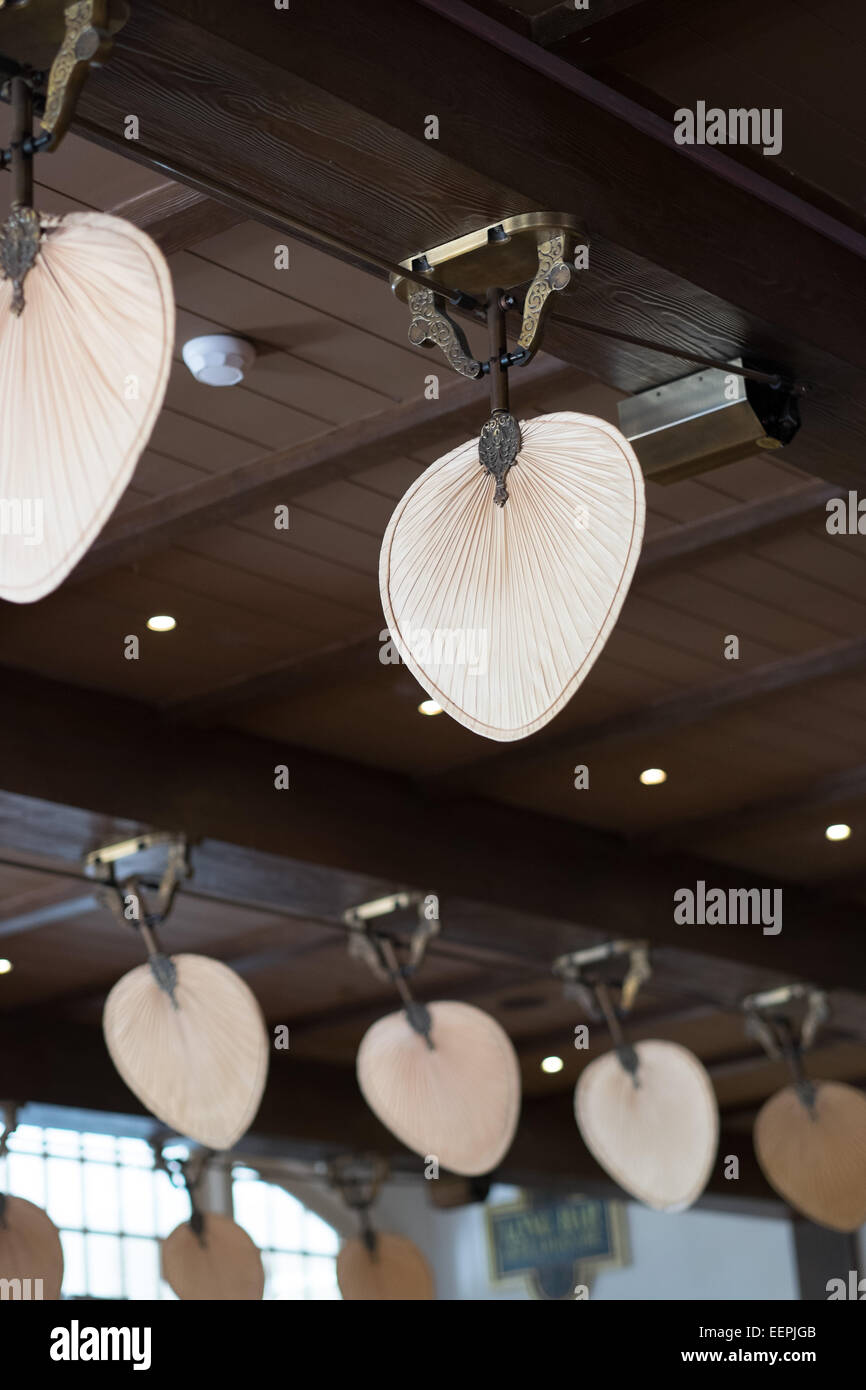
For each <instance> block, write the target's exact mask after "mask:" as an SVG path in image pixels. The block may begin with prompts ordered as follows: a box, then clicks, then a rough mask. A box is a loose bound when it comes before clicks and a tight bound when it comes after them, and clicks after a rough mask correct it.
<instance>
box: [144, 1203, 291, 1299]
mask: <svg viewBox="0 0 866 1390" xmlns="http://www.w3.org/2000/svg"><path fill="white" fill-rule="evenodd" d="M202 1215H203V1222H202V1227H201V1231H200V1232H197V1231H196V1230H195V1228H194V1226H193V1225H192V1224H191V1223H190V1222H189V1221H184V1222H182V1223H181V1225H180V1226H176V1227H175V1229H174V1230H173V1231H172V1233H171V1235H169V1236H166V1238H165V1240H164V1241H163V1242H162V1257H161V1263H162V1275H163V1278H164V1279H165V1281H166V1283H167V1284H170V1285H171V1287H172V1289H173V1290H174V1292H175V1293H176V1294H177V1296H178V1298H180V1299H187V1300H200V1301H201V1300H219V1301H223V1300H225V1301H232V1302H235V1301H244V1300H245V1301H252V1300H255V1299H260V1298H262V1297H263V1296H264V1292H265V1271H264V1268H263V1266H262V1257H261V1255H260V1254H259V1251H258V1249H257V1248H256V1246H255V1245H254V1244H253V1242H252V1241H251V1240H250V1238H249V1236H248V1235H247V1233H246V1231H245V1230H243V1229H242V1228H241V1227H240V1226H238V1225H237V1224H236V1222H234V1221H231V1220H229V1218H228V1217H227V1216H219V1215H218V1214H217V1213H215V1212H206V1213H203V1214H202Z"/></svg>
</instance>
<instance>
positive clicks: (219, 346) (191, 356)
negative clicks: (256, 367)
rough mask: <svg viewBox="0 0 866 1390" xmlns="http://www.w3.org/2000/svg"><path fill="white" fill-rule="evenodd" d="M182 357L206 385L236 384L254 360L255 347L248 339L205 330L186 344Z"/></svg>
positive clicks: (196, 376)
mask: <svg viewBox="0 0 866 1390" xmlns="http://www.w3.org/2000/svg"><path fill="white" fill-rule="evenodd" d="M183 360H184V362H185V363H186V365H187V366H188V367H189V369H190V371H191V372H192V374H193V376H194V377H195V379H196V381H201V382H203V383H204V384H205V386H237V384H238V382H239V381H243V379H244V373H245V372H246V371H248V369H249V368H250V367H251V366H252V365H253V363H254V362H255V360H256V350H255V348H254V347H253V345H252V343H248V342H247V341H246V339H245V338H235V337H233V336H232V335H231V334H230V333H205V335H204V336H203V337H202V338H190V340H189V342H188V343H184V345H183Z"/></svg>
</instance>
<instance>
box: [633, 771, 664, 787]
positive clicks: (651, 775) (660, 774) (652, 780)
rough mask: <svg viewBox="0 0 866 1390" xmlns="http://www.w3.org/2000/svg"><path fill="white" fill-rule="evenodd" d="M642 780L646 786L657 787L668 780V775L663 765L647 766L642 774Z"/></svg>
mask: <svg viewBox="0 0 866 1390" xmlns="http://www.w3.org/2000/svg"><path fill="white" fill-rule="evenodd" d="M640 780H641V781H642V782H643V784H644V786H645V787H657V786H659V785H660V784H661V783H662V782H666V781H667V780H668V775H667V773H666V772H665V770H664V768H663V767H646V768H644V770H643V772H642V773H641V775H640Z"/></svg>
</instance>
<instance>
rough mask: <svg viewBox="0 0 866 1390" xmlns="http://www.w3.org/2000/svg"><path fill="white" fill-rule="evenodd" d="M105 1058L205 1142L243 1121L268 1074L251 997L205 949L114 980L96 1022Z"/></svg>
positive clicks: (167, 1119)
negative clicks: (102, 1037) (106, 1053)
mask: <svg viewBox="0 0 866 1390" xmlns="http://www.w3.org/2000/svg"><path fill="white" fill-rule="evenodd" d="M102 1027H103V1031H104V1033H105V1041H106V1043H107V1045H108V1051H109V1053H110V1054H111V1060H112V1062H113V1063H114V1065H115V1066H116V1068H117V1070H118V1071H119V1072H120V1075H121V1076H122V1077H123V1079H124V1081H125V1082H126V1084H127V1086H128V1087H129V1089H130V1090H131V1091H134V1092H135V1094H136V1095H137V1096H138V1099H139V1100H140V1101H141V1102H142V1104H143V1105H145V1106H146V1107H147V1109H148V1110H150V1111H151V1113H152V1114H154V1115H156V1117H157V1118H158V1119H160V1120H162V1122H163V1124H166V1125H170V1126H171V1128H172V1129H175V1130H177V1132H178V1133H179V1134H185V1135H187V1136H188V1137H189V1138H190V1139H195V1140H196V1142H197V1143H199V1144H204V1145H205V1146H206V1147H207V1148H209V1149H230V1148H231V1147H232V1145H233V1144H236V1143H237V1141H238V1139H240V1137H241V1135H242V1134H244V1133H245V1131H246V1130H247V1129H248V1128H249V1126H250V1124H251V1123H252V1121H253V1119H254V1118H255V1115H256V1112H257V1110H258V1108H259V1104H260V1102H261V1098H262V1093H263V1091H264V1088H265V1080H266V1078H267V1073H268V1036H267V1033H266V1031H265V1023H264V1019H263V1017H262V1012H261V1009H260V1008H259V1006H258V1003H257V1001H256V998H255V995H254V994H253V993H252V991H251V990H250V989H249V988H248V986H247V985H245V984H244V982H243V980H242V979H241V978H240V976H239V975H236V974H235V972H234V971H233V970H230V969H229V968H228V966H227V965H223V964H222V963H221V962H220V961H217V960H211V959H209V958H208V957H207V956H193V955H179V956H173V957H172V958H171V960H170V961H169V960H168V958H167V957H165V956H160V955H157V956H153V955H152V956H151V958H150V960H149V961H148V963H147V964H146V965H139V966H136V968H135V969H134V970H130V972H129V973H128V974H127V975H124V976H123V978H122V979H120V980H118V982H117V984H116V985H115V986H114V988H113V989H112V991H111V993H110V994H109V996H108V999H107V1000H106V1003H105V1012H104V1014H103V1019H102Z"/></svg>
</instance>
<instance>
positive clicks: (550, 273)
mask: <svg viewBox="0 0 866 1390" xmlns="http://www.w3.org/2000/svg"><path fill="white" fill-rule="evenodd" d="M569 240H573V238H569V237H568V236H567V235H566V233H565V232H557V233H556V234H555V235H554V236H552V237H549V238H548V240H547V241H540V242H539V243H538V271H537V273H536V276H535V279H534V280H533V282H532V284H531V285H530V286H529V289H528V290H527V293H526V299H525V301H524V304H523V324H522V326H521V329H520V337H519V338H518V340H517V341H518V343H519V345H520V347H522V348H523V349H524V350H525V351H526V352H527V353H528V354H530V355H531V354H532V353H534V352H536V351H537V349H538V347H539V344H540V341H541V324H542V320H543V318H544V315H545V313H546V312H547V309H548V307H549V303H550V296H551V295H552V294H553V293H554V292H555V291H557V290H564V289H566V288H567V287H568V285H570V283H571V266H570V265H569V264H568V262H567V261H566V259H565V255H566V245H567V243H568V242H569Z"/></svg>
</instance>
